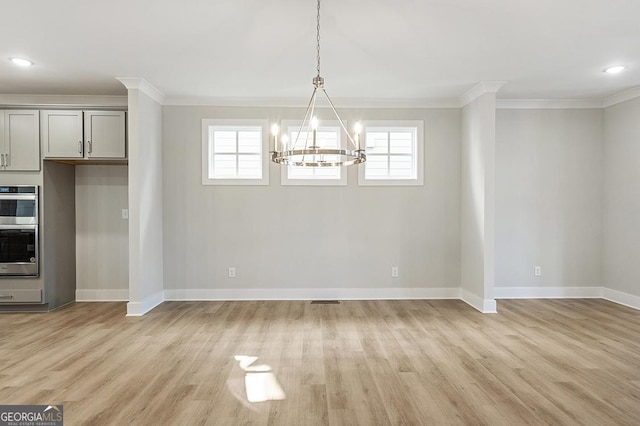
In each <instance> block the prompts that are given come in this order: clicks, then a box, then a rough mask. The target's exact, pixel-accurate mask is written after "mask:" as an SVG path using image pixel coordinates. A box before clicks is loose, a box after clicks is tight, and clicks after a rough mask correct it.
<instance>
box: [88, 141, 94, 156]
mask: <svg viewBox="0 0 640 426" xmlns="http://www.w3.org/2000/svg"><path fill="white" fill-rule="evenodd" d="M87 143H88V144H89V154H91V152H93V145H91V141H87Z"/></svg>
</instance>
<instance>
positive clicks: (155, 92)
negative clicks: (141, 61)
mask: <svg viewBox="0 0 640 426" xmlns="http://www.w3.org/2000/svg"><path fill="white" fill-rule="evenodd" d="M116 80H118V81H119V82H120V83H122V84H123V85H124V87H126V88H127V90H139V91H141V92H142V93H144V94H145V95H147V96H149V97H150V98H151V99H153V100H154V101H156V102H157V103H159V104H160V105H164V100H165V96H164V93H162V92H161V91H160V90H159V89H158V88H156V87H155V86H154V85H153V84H151V83H149V82H148V81H147V80H145V79H144V78H129V77H116Z"/></svg>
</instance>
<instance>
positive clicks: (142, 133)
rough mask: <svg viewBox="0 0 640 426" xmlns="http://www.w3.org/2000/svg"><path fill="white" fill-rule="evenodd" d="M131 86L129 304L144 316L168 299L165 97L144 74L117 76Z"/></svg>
mask: <svg viewBox="0 0 640 426" xmlns="http://www.w3.org/2000/svg"><path fill="white" fill-rule="evenodd" d="M118 80H119V81H120V82H121V83H122V84H124V85H125V87H126V88H127V89H128V104H129V111H128V124H129V126H128V159H129V303H128V304H127V315H128V316H141V315H144V314H145V313H147V312H149V311H150V310H151V309H153V308H154V307H156V306H157V305H159V304H160V303H162V302H163V301H164V296H163V293H164V279H163V276H164V274H163V244H162V102H163V99H164V95H163V94H162V93H161V92H160V91H159V90H158V89H156V88H155V87H153V86H152V85H151V84H150V83H149V82H147V81H146V80H144V79H140V78H118Z"/></svg>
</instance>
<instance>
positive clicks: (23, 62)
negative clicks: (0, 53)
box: [9, 58, 33, 67]
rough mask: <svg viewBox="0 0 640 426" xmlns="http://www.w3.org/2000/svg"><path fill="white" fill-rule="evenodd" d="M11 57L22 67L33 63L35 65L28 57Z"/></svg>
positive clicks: (12, 60)
mask: <svg viewBox="0 0 640 426" xmlns="http://www.w3.org/2000/svg"><path fill="white" fill-rule="evenodd" d="M9 59H11V62H13V63H14V64H16V65H18V66H20V67H30V66H31V65H33V62H31V61H29V60H28V59H23V58H9Z"/></svg>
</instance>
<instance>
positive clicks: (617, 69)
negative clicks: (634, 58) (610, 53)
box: [604, 65, 626, 74]
mask: <svg viewBox="0 0 640 426" xmlns="http://www.w3.org/2000/svg"><path fill="white" fill-rule="evenodd" d="M625 68H626V67H625V66H624V65H616V66H615V67H609V68H606V69H605V70H604V72H606V73H607V74H618V73H619V72H622V71H624V69H625Z"/></svg>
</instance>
